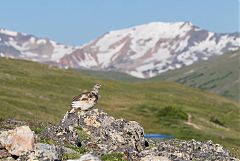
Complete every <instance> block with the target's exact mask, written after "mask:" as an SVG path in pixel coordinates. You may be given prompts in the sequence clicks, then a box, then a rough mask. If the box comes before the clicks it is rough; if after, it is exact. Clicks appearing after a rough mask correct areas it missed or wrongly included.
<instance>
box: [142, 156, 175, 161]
mask: <svg viewBox="0 0 240 161" xmlns="http://www.w3.org/2000/svg"><path fill="white" fill-rule="evenodd" d="M140 161H171V160H170V159H168V158H166V157H162V156H153V155H147V156H145V157H143V158H141V160H140Z"/></svg>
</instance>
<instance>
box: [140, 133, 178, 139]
mask: <svg viewBox="0 0 240 161" xmlns="http://www.w3.org/2000/svg"><path fill="white" fill-rule="evenodd" d="M144 137H145V138H152V139H168V138H173V136H172V135H165V134H144Z"/></svg>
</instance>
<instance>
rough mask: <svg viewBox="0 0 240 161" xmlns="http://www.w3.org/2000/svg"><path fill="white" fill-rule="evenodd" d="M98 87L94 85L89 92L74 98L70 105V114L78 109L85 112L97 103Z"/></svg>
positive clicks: (98, 85)
mask: <svg viewBox="0 0 240 161" xmlns="http://www.w3.org/2000/svg"><path fill="white" fill-rule="evenodd" d="M100 87H101V85H100V84H95V85H94V87H93V89H92V90H91V91H90V92H85V93H81V94H80V95H78V96H75V97H74V98H73V100H72V103H71V111H70V113H72V112H75V110H78V109H80V110H83V111H85V110H88V109H90V108H92V107H93V106H94V105H95V104H96V103H97V101H98V91H99V88H100Z"/></svg>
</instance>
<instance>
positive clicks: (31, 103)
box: [0, 58, 240, 147]
mask: <svg viewBox="0 0 240 161" xmlns="http://www.w3.org/2000/svg"><path fill="white" fill-rule="evenodd" d="M0 81H1V83H0V107H1V110H0V117H1V118H18V119H31V120H43V121H57V120H59V119H60V118H61V117H62V116H61V115H62V113H64V112H65V111H66V110H67V109H68V108H69V103H70V102H71V99H72V97H73V96H75V95H77V94H79V93H80V92H82V91H84V90H85V89H91V88H92V86H93V84H94V83H96V82H99V83H101V84H102V87H101V89H100V95H101V97H100V99H99V102H98V104H97V106H96V107H98V108H100V109H101V108H104V110H105V111H106V112H108V113H109V114H111V115H113V116H115V117H118V118H119V117H123V118H126V119H128V120H136V121H138V122H140V123H141V124H142V125H143V126H144V128H145V130H146V131H145V132H147V133H164V134H171V135H173V136H175V137H177V138H185V139H191V138H194V139H197V140H208V139H212V140H214V141H215V142H217V143H223V144H224V145H225V146H228V147H239V146H240V145H239V140H240V138H239V136H240V126H239V125H240V122H239V121H240V120H239V115H240V107H239V104H238V103H237V102H235V101H231V100H228V99H226V98H224V97H220V96H217V95H215V94H211V93H208V92H204V91H201V90H198V89H193V88H189V87H185V86H183V85H179V84H176V83H169V82H159V81H158V82H154V81H149V82H148V81H144V82H137V83H126V82H123V81H113V80H102V79H99V77H94V76H91V75H86V74H85V73H84V72H81V71H78V72H76V71H74V70H62V69H58V68H55V67H51V66H47V65H42V64H38V63H33V62H29V61H23V60H12V59H6V58H0ZM187 115H191V124H190V123H189V122H187V118H186V117H187ZM193 125H194V126H193ZM196 127H198V128H196ZM189 133H190V134H191V135H189Z"/></svg>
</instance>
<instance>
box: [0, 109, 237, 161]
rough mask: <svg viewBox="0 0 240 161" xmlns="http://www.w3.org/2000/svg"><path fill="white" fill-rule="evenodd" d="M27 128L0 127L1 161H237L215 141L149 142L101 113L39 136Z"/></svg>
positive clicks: (68, 120)
mask: <svg viewBox="0 0 240 161" xmlns="http://www.w3.org/2000/svg"><path fill="white" fill-rule="evenodd" d="M8 124H9V126H8ZM24 124H27V123H26V122H21V121H15V120H12V121H7V122H6V121H5V122H4V123H3V124H1V122H0V125H1V126H2V125H4V126H3V127H4V128H2V127H0V160H19V161H23V160H24V161H25V160H29V161H36V160H40V161H60V160H69V161H100V160H108V161H111V160H116V161H118V160H119V161H120V160H121V161H124V160H126V161H170V160H174V161H183V160H196V161H198V160H199V161H200V160H238V159H236V158H233V157H231V156H230V154H229V153H228V151H226V150H225V149H224V148H223V147H222V146H221V145H219V144H213V142H211V141H208V142H199V141H195V140H190V141H184V140H177V139H169V140H160V139H158V140H153V139H145V138H144V129H143V128H142V127H141V126H140V125H139V124H138V123H137V122H135V121H126V120H123V119H115V118H113V117H111V116H109V115H108V114H107V113H105V112H103V111H100V110H98V109H94V110H90V111H84V112H80V113H77V114H75V113H66V114H65V116H64V118H63V119H62V120H61V122H60V123H59V124H57V125H50V126H47V127H45V128H44V129H42V130H41V132H40V133H34V132H33V131H32V130H31V129H30V128H29V126H26V125H24ZM6 127H11V129H8V128H6Z"/></svg>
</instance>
